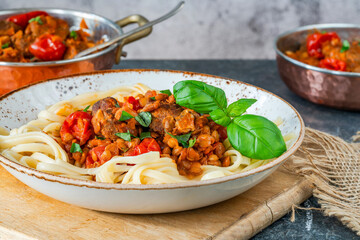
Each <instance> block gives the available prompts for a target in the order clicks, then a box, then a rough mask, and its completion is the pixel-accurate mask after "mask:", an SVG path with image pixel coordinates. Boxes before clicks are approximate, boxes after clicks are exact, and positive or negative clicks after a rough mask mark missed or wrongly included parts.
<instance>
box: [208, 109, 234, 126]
mask: <svg viewBox="0 0 360 240" xmlns="http://www.w3.org/2000/svg"><path fill="white" fill-rule="evenodd" d="M209 114H210V117H211V119H212V120H213V121H214V122H216V123H217V124H219V125H221V126H224V127H226V126H227V125H229V124H230V122H231V118H230V117H229V116H228V115H226V113H225V112H224V111H223V110H221V109H220V108H218V109H215V110H214V111H212V112H210V113H209Z"/></svg>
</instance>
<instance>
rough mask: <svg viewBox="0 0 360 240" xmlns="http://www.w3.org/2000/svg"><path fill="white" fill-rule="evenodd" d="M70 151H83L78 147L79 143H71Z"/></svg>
mask: <svg viewBox="0 0 360 240" xmlns="http://www.w3.org/2000/svg"><path fill="white" fill-rule="evenodd" d="M70 152H71V153H75V152H80V153H83V151H82V150H81V147H80V145H79V144H78V143H73V144H72V145H71V148H70Z"/></svg>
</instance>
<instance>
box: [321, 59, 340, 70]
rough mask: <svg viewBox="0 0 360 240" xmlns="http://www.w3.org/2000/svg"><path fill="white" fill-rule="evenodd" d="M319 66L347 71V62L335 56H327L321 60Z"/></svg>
mask: <svg viewBox="0 0 360 240" xmlns="http://www.w3.org/2000/svg"><path fill="white" fill-rule="evenodd" d="M319 67H321V68H326V69H330V70H335V71H346V62H344V61H341V60H338V59H335V58H325V59H321V60H320V63H319Z"/></svg>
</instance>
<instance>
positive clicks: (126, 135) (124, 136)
mask: <svg viewBox="0 0 360 240" xmlns="http://www.w3.org/2000/svg"><path fill="white" fill-rule="evenodd" d="M115 135H116V136H117V137H119V138H121V139H124V140H125V141H128V142H130V141H131V134H130V133H129V132H126V133H115Z"/></svg>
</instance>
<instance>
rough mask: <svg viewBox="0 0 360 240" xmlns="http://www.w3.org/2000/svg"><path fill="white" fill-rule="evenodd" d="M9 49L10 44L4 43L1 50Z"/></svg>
mask: <svg viewBox="0 0 360 240" xmlns="http://www.w3.org/2000/svg"><path fill="white" fill-rule="evenodd" d="M8 47H9V43H4V44H3V45H2V46H1V48H2V49H4V48H8Z"/></svg>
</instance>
